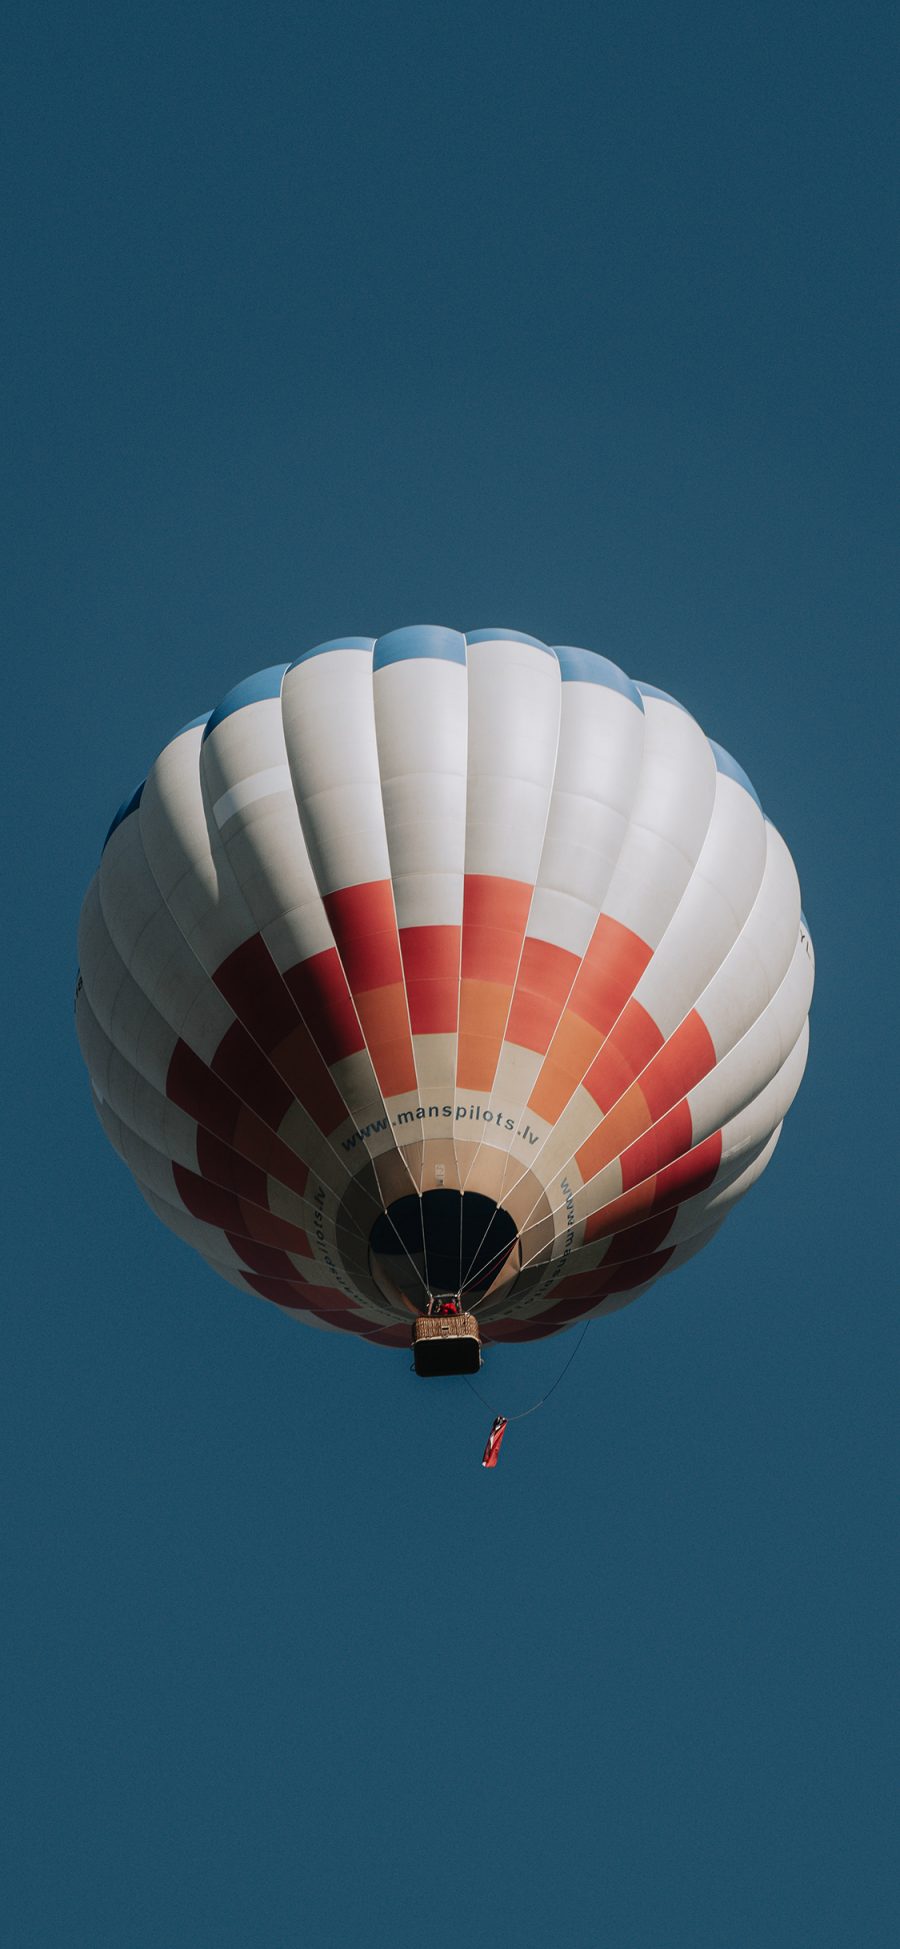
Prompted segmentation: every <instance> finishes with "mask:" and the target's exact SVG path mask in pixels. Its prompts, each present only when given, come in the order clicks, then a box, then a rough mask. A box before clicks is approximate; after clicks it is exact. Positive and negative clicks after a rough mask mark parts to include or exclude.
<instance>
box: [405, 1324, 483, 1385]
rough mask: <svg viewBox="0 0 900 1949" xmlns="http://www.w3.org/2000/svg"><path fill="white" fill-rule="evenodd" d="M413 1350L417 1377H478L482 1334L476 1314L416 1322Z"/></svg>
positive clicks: (413, 1334) (413, 1331) (414, 1325)
mask: <svg viewBox="0 0 900 1949" xmlns="http://www.w3.org/2000/svg"><path fill="white" fill-rule="evenodd" d="M412 1350H413V1360H414V1362H415V1369H416V1373H417V1374H423V1375H429V1374H477V1372H478V1369H479V1367H480V1366H481V1335H480V1333H479V1331H478V1321H477V1320H476V1318H475V1315H474V1313H447V1314H446V1315H441V1314H436V1315H433V1316H432V1315H427V1316H423V1317H422V1318H421V1319H418V1320H415V1321H414V1322H413V1330H412Z"/></svg>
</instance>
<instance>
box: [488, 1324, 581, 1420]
mask: <svg viewBox="0 0 900 1949" xmlns="http://www.w3.org/2000/svg"><path fill="white" fill-rule="evenodd" d="M593 1324H594V1322H593V1320H585V1323H584V1326H583V1327H582V1329H581V1332H580V1333H579V1335H578V1339H577V1340H576V1342H575V1345H574V1347H573V1348H572V1351H571V1353H570V1355H569V1358H568V1360H567V1361H566V1363H565V1366H564V1367H561V1368H560V1371H559V1373H558V1374H557V1376H556V1379H555V1381H554V1382H553V1385H552V1387H548V1389H547V1392H546V1394H542V1395H541V1398H540V1400H539V1401H535V1402H534V1403H533V1404H532V1406H531V1407H530V1408H523V1409H522V1412H521V1414H506V1415H504V1416H503V1420H504V1421H506V1422H513V1421H527V1419H528V1416H529V1415H530V1414H537V1411H538V1408H542V1407H543V1405H544V1402H545V1401H549V1399H550V1396H551V1394H555V1393H556V1390H557V1388H558V1386H559V1384H560V1381H562V1380H564V1379H565V1377H566V1375H567V1373H568V1371H569V1368H570V1367H571V1365H572V1362H573V1360H574V1359H575V1355H576V1354H577V1353H580V1351H581V1347H582V1345H583V1343H584V1338H585V1335H586V1333H587V1330H588V1327H590V1326H593ZM462 1378H463V1380H464V1381H465V1383H466V1386H467V1388H468V1389H469V1392H470V1394H475V1395H477V1397H478V1400H479V1401H480V1402H481V1403H482V1406H483V1407H486V1408H487V1409H488V1410H489V1412H493V1409H492V1408H491V1403H490V1401H486V1400H485V1397H484V1395H483V1394H482V1392H481V1389H480V1388H478V1387H476V1386H475V1383H474V1381H470V1379H469V1376H468V1374H463V1376H462Z"/></svg>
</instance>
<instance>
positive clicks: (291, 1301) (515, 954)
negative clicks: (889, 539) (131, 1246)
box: [76, 626, 813, 1372]
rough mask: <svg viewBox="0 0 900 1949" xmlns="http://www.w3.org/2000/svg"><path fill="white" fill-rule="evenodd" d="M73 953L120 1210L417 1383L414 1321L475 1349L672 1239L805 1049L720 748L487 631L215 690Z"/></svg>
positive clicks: (724, 1176)
mask: <svg viewBox="0 0 900 1949" xmlns="http://www.w3.org/2000/svg"><path fill="white" fill-rule="evenodd" d="M79 948H80V974H79V979H78V985H77V998H76V1015H77V1026H78V1034H79V1038H80V1042H81V1047H82V1050H83V1053H84V1058H85V1061H86V1063H87V1067H88V1071H89V1074H90V1080H91V1084H92V1087H93V1093H94V1100H95V1104H96V1108H97V1112H98V1114H99V1117H100V1120H101V1123H102V1125H103V1128H104V1130H105V1131H106V1134H107V1136H108V1138H109V1140H110V1142H111V1143H112V1145H113V1146H114V1148H115V1149H116V1150H117V1151H118V1152H119V1154H120V1156H121V1157H122V1158H123V1159H124V1161H125V1163H126V1164H127V1166H128V1168H129V1170H130V1171H131V1173H132V1175H133V1177H134V1178H135V1180H136V1182H137V1185H138V1187H139V1189H140V1191H141V1193H142V1194H143V1196H144V1198H145V1199H146V1201H147V1203H148V1204H149V1205H150V1207H151V1209H152V1210H153V1211H154V1212H155V1213H156V1214H157V1216H158V1217H159V1218H161V1219H162V1221H163V1223H164V1224H165V1225H168V1226H169V1227H170V1229H171V1230H172V1231H174V1232H175V1233H177V1234H178V1236H179V1237H180V1238H182V1239H184V1240H185V1241H186V1242H187V1243H188V1244H189V1245H192V1246H193V1247H194V1249H195V1250H196V1251H197V1252H199V1253H200V1255H201V1257H202V1258H203V1259H204V1260H205V1261H206V1263H207V1264H208V1265H209V1266H211V1267H212V1268H213V1269H214V1270H215V1271H216V1272H217V1273H219V1274H220V1275H221V1277H222V1278H223V1279H225V1280H227V1281H228V1282H229V1283H230V1284H231V1285H232V1286H235V1287H237V1288H238V1289H239V1290H240V1291H242V1292H250V1293H254V1294H257V1295H259V1296H261V1297H262V1298H263V1299H265V1300H268V1301H269V1302H270V1303H271V1304H273V1305H275V1306H278V1307H281V1308H283V1309H285V1310H286V1311H288V1312H289V1313H291V1314H292V1315H294V1317H295V1318H297V1319H299V1320H302V1321H304V1322H305V1323H306V1324H307V1325H310V1326H318V1327H322V1328H325V1329H328V1330H331V1331H337V1332H342V1333H353V1334H356V1335H361V1336H363V1337H364V1338H368V1339H370V1340H371V1341H372V1343H373V1344H374V1345H376V1346H378V1345H382V1346H390V1347H402V1346H405V1347H407V1348H408V1347H409V1344H410V1339H411V1335H412V1336H414V1337H415V1338H416V1340H417V1343H418V1344H419V1351H420V1352H421V1354H422V1364H421V1368H420V1370H421V1371H423V1372H424V1371H443V1369H442V1367H441V1365H440V1359H439V1358H438V1360H437V1365H436V1366H435V1367H433V1368H432V1369H429V1367H428V1359H427V1348H426V1347H425V1342H426V1341H428V1342H430V1343H431V1347H432V1352H433V1351H434V1346H435V1344H436V1343H437V1342H444V1343H447V1342H448V1341H452V1339H453V1337H454V1335H455V1336H457V1338H459V1340H460V1342H461V1343H465V1344H464V1345H462V1354H463V1355H466V1354H468V1355H471V1354H472V1352H473V1342H474V1346H475V1349H476V1352H475V1364H477V1360H478V1359H479V1358H480V1351H478V1349H479V1347H480V1342H482V1341H483V1342H491V1341H517V1340H528V1339H534V1338H537V1337H540V1336H542V1335H550V1334H554V1333H558V1332H560V1331H562V1330H563V1329H565V1328H567V1327H568V1326H570V1325H571V1324H572V1323H573V1322H574V1321H576V1320H584V1319H587V1318H590V1317H593V1316H595V1315H600V1314H605V1313H609V1312H611V1311H613V1310H614V1309H615V1308H618V1307H621V1306H624V1305H626V1304H627V1303H628V1302H629V1301H630V1300H632V1299H634V1298H636V1297H637V1296H638V1294H640V1293H642V1292H645V1291H646V1290H647V1288H648V1286H650V1285H651V1284H652V1283H653V1282H654V1281H655V1280H656V1279H658V1278H659V1277H660V1276H661V1275H662V1274H663V1273H666V1272H669V1271H671V1270H672V1269H673V1268H674V1267H677V1266H679V1265H682V1264H683V1263H684V1262H685V1260H686V1259H689V1258H690V1257H691V1256H692V1254H694V1253H696V1252H698V1251H699V1250H700V1248H701V1247H702V1246H704V1245H705V1244H707V1242H708V1241H709V1240H710V1239H711V1238H712V1236H713V1234H714V1233H715V1232H716V1231H717V1229H718V1227H719V1226H720V1225H721V1224H722V1222H723V1220H724V1218H725V1217H726V1216H727V1214H728V1212H729V1211H730V1210H731V1208H732V1206H733V1205H734V1204H735V1203H736V1202H737V1200H738V1199H739V1198H741V1197H742V1196H743V1194H744V1193H745V1191H747V1190H749V1188H750V1186H751V1185H752V1184H753V1183H754V1181H755V1180H756V1179H757V1178H758V1177H759V1176H760V1174H761V1172H762V1171H763V1170H764V1169H765V1167H766V1165H767V1164H768V1162H769V1159H770V1158H771V1156H772V1153H773V1151H774V1149H775V1146H776V1144H777V1142H778V1138H779V1134H780V1131H781V1127H782V1122H783V1119H784V1116H785V1114H786V1112H787V1110H788V1107H789V1105H790V1103H791V1101H792V1099H793V1097H794V1094H795V1092H796V1090H797V1088H798V1085H799V1083H800V1079H801V1076H802V1073H803V1068H804V1063H805V1060H806V1050H807V1034H808V1031H807V1016H808V1011H809V1005H810V997H811V993H812V985H813V953H812V946H811V942H810V937H809V932H808V929H807V926H806V923H805V921H804V919H803V916H802V913H801V909H800V893H799V888H798V884H797V875H796V872H795V870H794V865H793V862H792V860H791V857H790V854H789V852H788V850H787V847H786V846H785V843H784V841H783V840H782V839H781V837H780V836H779V834H778V833H777V832H776V830H775V829H774V827H773V826H772V825H771V824H770V823H769V822H768V820H767V819H766V818H765V817H764V815H763V812H762V810H761V807H760V804H759V800H758V798H757V796H756V793H755V791H754V789H753V787H752V785H751V784H750V781H749V779H748V778H747V776H746V775H745V773H744V772H743V771H742V770H741V767H740V765H738V764H737V763H736V762H735V760H734V759H733V758H731V757H730V756H729V754H728V752H727V751H725V750H723V749H722V748H721V746H720V745H718V744H715V743H713V742H711V740H709V739H708V738H707V737H706V736H705V735H704V733H703V731H702V730H701V729H700V727H699V725H698V724H697V723H696V722H695V720H694V718H693V717H692V716H691V715H690V713H689V712H688V711H686V710H685V709H684V708H683V707H682V706H681V705H680V704H678V703H677V702H676V701H675V699H674V698H672V697H670V696H668V695H666V693H665V692H663V691H661V690H658V689H656V688H654V687H653V686H652V685H650V684H645V683H635V682H632V680H631V679H630V678H629V677H627V676H626V675H625V674H624V672H623V671H622V670H620V669H618V668H617V667H616V665H615V664H614V663H611V662H610V661H609V660H608V659H607V658H606V657H604V656H602V655H599V654H598V653H596V652H594V651H592V650H588V649H578V648H572V647H556V648H551V647H548V646H547V645H546V644H544V643H541V642H539V641H538V640H537V639H536V638H534V637H531V636H526V635H522V634H520V633H518V632H516V631H513V630H501V629H478V630H474V631H471V632H469V633H467V634H465V635H463V634H460V633H458V632H457V631H454V630H450V629H444V628H437V627H430V626H429V627H413V628H405V629H397V630H393V631H391V632H390V633H389V634H387V635H385V636H381V637H378V638H377V639H372V638H369V637H343V638H339V639H337V640H336V641H333V642H328V643H319V644H316V645H315V647H313V648H311V649H308V650H306V651H304V653H303V654H302V655H301V656H299V657H297V659H296V660H295V661H294V662H293V663H290V664H286V665H278V666H277V667H275V668H272V669H266V670H261V671H259V672H258V673H257V674H256V675H255V676H251V677H249V678H248V679H247V680H246V681H245V682H243V683H240V684H238V686H237V687H236V689H234V690H232V691H230V692H229V694H228V695H227V696H226V697H225V698H224V699H223V701H222V702H221V703H220V704H219V705H218V706H217V708H216V709H215V710H213V711H212V712H211V713H210V714H209V715H208V716H206V717H203V718H198V719H196V720H195V721H194V722H193V723H191V724H188V725H187V726H186V727H185V728H184V730H182V731H181V732H179V734H178V736H177V737H175V738H173V739H172V741H171V742H170V743H169V744H168V745H166V747H165V749H164V750H163V751H162V752H161V754H160V756H159V757H158V758H157V760H156V762H155V764H154V765H153V767H152V769H151V770H150V772H149V774H148V776H147V778H146V779H145V781H144V783H143V785H141V786H140V787H139V788H138V790H137V791H136V792H135V793H134V794H133V795H132V797H131V798H129V799H128V800H127V801H126V803H125V804H124V805H123V806H122V807H121V810H120V811H119V812H118V813H117V814H116V817H115V819H114V820H113V823H112V825H111V827H110V830H109V834H108V837H107V840H106V844H105V846H104V849H103V853H102V857H101V860H100V865H99V869H98V871H97V873H96V876H95V878H94V879H93V881H92V883H91V885H90V887H89V889H88V893H87V896H86V898H85V902H84V907H83V911H82V916H81V928H80V943H79ZM438 1351H439V1349H438ZM456 1354H460V1348H457V1349H456ZM454 1357H455V1356H454V1355H452V1354H451V1356H450V1364H451V1366H452V1361H453V1358H454ZM418 1364H419V1360H418V1358H417V1365H418ZM463 1364H465V1362H463ZM470 1364H471V1363H470Z"/></svg>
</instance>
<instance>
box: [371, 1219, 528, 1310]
mask: <svg viewBox="0 0 900 1949" xmlns="http://www.w3.org/2000/svg"><path fill="white" fill-rule="evenodd" d="M518 1236H519V1234H518V1228H517V1226H516V1223H515V1221H514V1219H512V1218H511V1217H510V1215H509V1212H508V1211H504V1209H503V1206H502V1205H498V1204H495V1202H494V1199H493V1198H486V1197H484V1196H483V1195H482V1193H481V1192H478V1191H462V1192H460V1191H451V1190H449V1189H448V1190H441V1191H425V1192H423V1194H422V1196H421V1197H419V1196H417V1195H416V1193H415V1192H410V1193H409V1194H408V1195H407V1196H405V1197H403V1198H395V1199H394V1200H393V1203H392V1204H390V1205H388V1207H387V1210H386V1211H383V1212H382V1213H381V1215H380V1216H379V1217H378V1218H376V1220H375V1223H374V1225H373V1226H372V1230H371V1232H370V1234H369V1260H370V1265H372V1270H373V1272H374V1273H375V1275H376V1277H377V1274H378V1272H379V1271H380V1272H381V1273H382V1274H383V1275H385V1276H386V1280H387V1282H388V1284H389V1285H390V1286H392V1287H394V1288H398V1289H399V1293H400V1294H401V1295H402V1296H405V1298H406V1299H407V1300H408V1301H409V1302H411V1303H412V1305H413V1306H414V1308H415V1309H416V1310H417V1311H422V1312H424V1311H425V1308H426V1307H427V1305H428V1303H429V1301H430V1300H434V1299H445V1298H446V1299H461V1301H462V1304H463V1306H464V1307H466V1306H471V1305H472V1304H473V1303H474V1302H476V1301H478V1300H479V1299H482V1298H483V1297H484V1295H485V1293H486V1292H488V1291H489V1289H490V1287H491V1286H492V1285H493V1283H494V1281H495V1279H497V1277H498V1276H499V1274H500V1273H501V1271H502V1269H503V1267H504V1265H505V1264H506V1261H507V1259H508V1258H509V1255H510V1253H511V1251H512V1249H513V1247H514V1246H515V1245H516V1243H517V1241H518Z"/></svg>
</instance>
